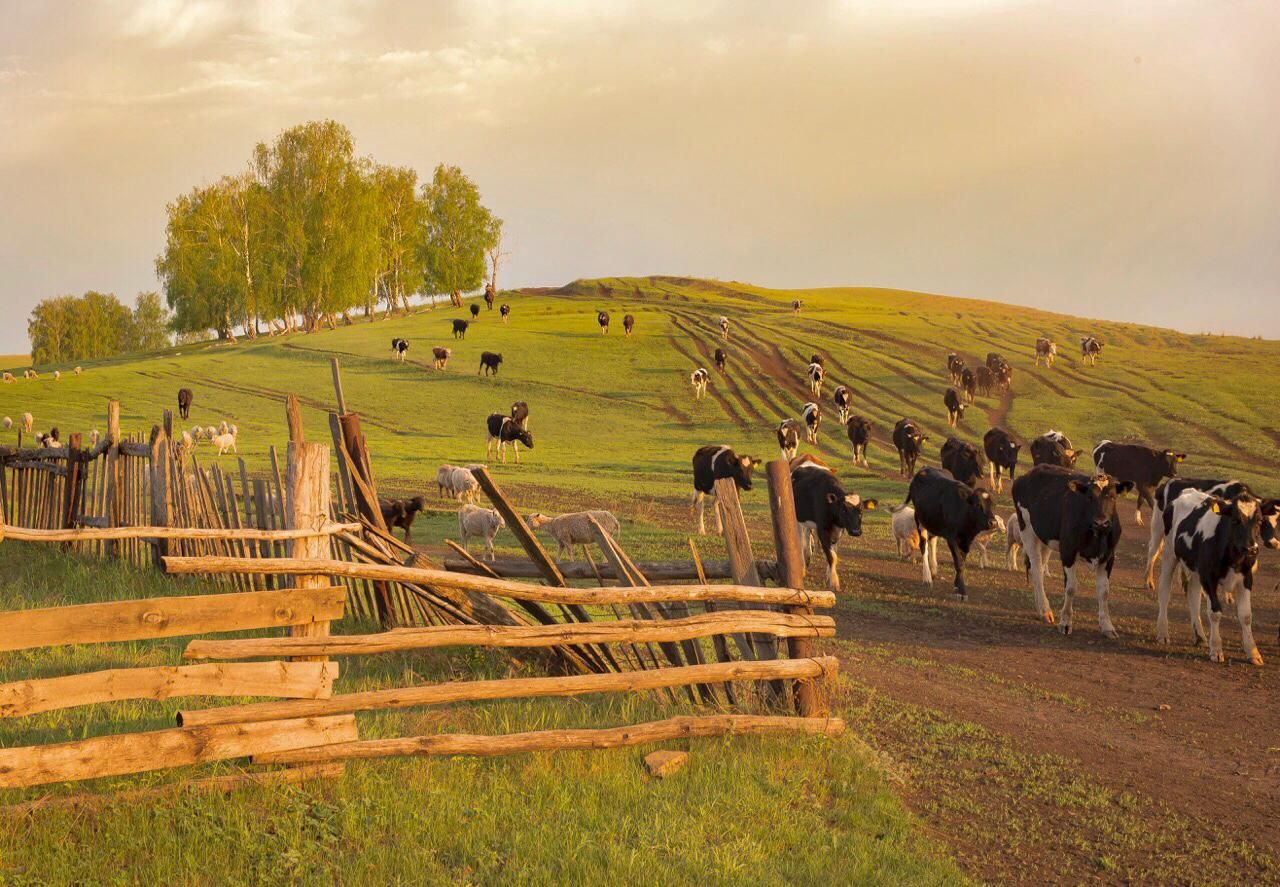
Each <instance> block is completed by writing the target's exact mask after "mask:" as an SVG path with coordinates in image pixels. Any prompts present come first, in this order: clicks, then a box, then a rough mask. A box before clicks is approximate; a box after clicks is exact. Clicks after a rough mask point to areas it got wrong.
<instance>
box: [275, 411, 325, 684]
mask: <svg viewBox="0 0 1280 887" xmlns="http://www.w3.org/2000/svg"><path fill="white" fill-rule="evenodd" d="M286 413H287V416H288V418H289V434H290V438H291V439H290V441H289V449H288V455H287V457H286V466H287V467H286V469H285V484H286V486H287V489H288V508H287V509H286V511H285V528H286V529H290V530H297V529H305V528H315V529H318V528H319V527H321V526H322V525H323V524H324V523H325V522H326V521H328V520H329V495H330V492H329V448H328V447H327V446H325V445H324V444H322V443H307V442H306V441H304V440H303V439H302V419H301V415H300V413H299V411H298V402H297V399H296V398H294V397H293V396H292V395H290V397H289V400H288V406H287V407H286ZM290 549H291V550H290V557H294V558H309V559H313V558H319V559H327V558H328V557H329V537H328V536H307V537H304V538H301V539H295V540H294V541H293V544H292V545H291V546H290ZM331 584H332V582H331V581H330V580H329V579H327V578H326V577H324V576H309V575H300V576H296V577H294V585H295V587H297V588H324V587H325V586H328V585H331ZM290 634H292V635H293V636H294V637H327V636H328V634H329V623H328V622H327V621H325V622H310V623H307V624H305V625H295V626H293V627H292V628H291V629H290ZM299 658H300V659H301V660H302V661H306V662H324V661H325V660H326V659H327V657H325V656H313V657H299Z"/></svg>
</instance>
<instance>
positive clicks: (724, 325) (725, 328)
mask: <svg viewBox="0 0 1280 887" xmlns="http://www.w3.org/2000/svg"><path fill="white" fill-rule="evenodd" d="M720 335H721V336H722V337H723V338H724V340H725V341H726V342H728V341H729V318H727V317H725V316H724V315H723V314H721V315H720Z"/></svg>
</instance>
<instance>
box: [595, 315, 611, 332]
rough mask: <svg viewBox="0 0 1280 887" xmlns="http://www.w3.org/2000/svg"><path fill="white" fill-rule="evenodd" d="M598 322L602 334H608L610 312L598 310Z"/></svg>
mask: <svg viewBox="0 0 1280 887" xmlns="http://www.w3.org/2000/svg"><path fill="white" fill-rule="evenodd" d="M596 323H598V324H600V335H602V336H603V335H606V334H607V333H608V332H609V312H608V311H597V312H596Z"/></svg>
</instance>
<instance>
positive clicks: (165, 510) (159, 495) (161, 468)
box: [151, 425, 170, 570]
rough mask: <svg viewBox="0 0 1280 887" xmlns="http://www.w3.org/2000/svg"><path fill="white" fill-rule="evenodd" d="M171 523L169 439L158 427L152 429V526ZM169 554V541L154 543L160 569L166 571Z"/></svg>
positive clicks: (154, 555) (156, 559) (155, 556)
mask: <svg viewBox="0 0 1280 887" xmlns="http://www.w3.org/2000/svg"><path fill="white" fill-rule="evenodd" d="M169 521H170V511H169V438H168V437H166V436H165V433H164V429H163V428H161V427H160V426H159V425H157V426H155V427H154V428H152V429H151V526H153V527H167V526H169V525H170V523H169ZM168 553H169V542H168V540H166V539H155V540H153V541H152V546H151V560H152V563H154V564H155V565H156V567H157V568H158V569H161V570H163V569H164V556H165V555H167V554H168Z"/></svg>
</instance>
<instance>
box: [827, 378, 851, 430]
mask: <svg viewBox="0 0 1280 887" xmlns="http://www.w3.org/2000/svg"><path fill="white" fill-rule="evenodd" d="M831 399H832V400H833V401H835V405H836V409H837V410H839V411H840V424H841V425H843V424H845V423H846V422H848V421H849V407H850V406H852V405H853V392H851V391H850V390H849V389H848V388H846V387H845V386H844V385H839V386H837V387H836V391H835V394H833V395H832V396H831Z"/></svg>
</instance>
